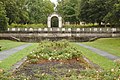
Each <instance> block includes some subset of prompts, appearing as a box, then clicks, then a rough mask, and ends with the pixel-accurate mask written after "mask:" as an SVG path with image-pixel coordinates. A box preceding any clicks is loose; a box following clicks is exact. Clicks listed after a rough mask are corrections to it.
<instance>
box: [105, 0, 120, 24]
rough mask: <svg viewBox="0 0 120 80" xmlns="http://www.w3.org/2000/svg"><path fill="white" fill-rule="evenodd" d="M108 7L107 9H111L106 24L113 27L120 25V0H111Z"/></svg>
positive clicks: (106, 17)
mask: <svg viewBox="0 0 120 80" xmlns="http://www.w3.org/2000/svg"><path fill="white" fill-rule="evenodd" d="M107 5H108V6H107V7H109V12H108V14H107V15H106V16H105V17H104V19H103V20H104V21H105V23H110V24H111V26H112V25H120V0H114V1H112V0H109V1H108V2H107Z"/></svg>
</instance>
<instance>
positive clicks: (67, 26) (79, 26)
mask: <svg viewBox="0 0 120 80" xmlns="http://www.w3.org/2000/svg"><path fill="white" fill-rule="evenodd" d="M63 27H64V28H89V27H98V25H93V24H87V25H74V24H70V25H64V26H63Z"/></svg>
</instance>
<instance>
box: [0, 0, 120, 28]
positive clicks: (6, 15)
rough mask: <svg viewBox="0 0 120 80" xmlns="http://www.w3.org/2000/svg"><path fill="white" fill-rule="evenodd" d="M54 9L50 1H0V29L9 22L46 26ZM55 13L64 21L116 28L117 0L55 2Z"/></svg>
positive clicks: (119, 11)
mask: <svg viewBox="0 0 120 80" xmlns="http://www.w3.org/2000/svg"><path fill="white" fill-rule="evenodd" d="M54 6H55V4H53V3H52V2H51V1H50V0H0V29H1V30H5V29H6V27H7V25H8V24H9V25H11V24H12V23H17V24H28V23H29V24H33V23H35V24H38V23H42V24H46V23H47V17H48V15H49V14H51V13H53V12H54ZM56 12H57V13H59V14H60V15H62V17H63V20H64V22H70V23H79V22H80V21H83V22H86V23H99V25H101V22H104V23H106V24H107V23H109V24H110V25H114V26H119V25H120V0H58V5H57V8H56Z"/></svg>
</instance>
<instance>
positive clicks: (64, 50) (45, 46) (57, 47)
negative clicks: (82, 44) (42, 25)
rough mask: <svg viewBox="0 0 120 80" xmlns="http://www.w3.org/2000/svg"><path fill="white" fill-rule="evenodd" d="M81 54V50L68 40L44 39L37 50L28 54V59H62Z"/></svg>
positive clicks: (77, 56)
mask: <svg viewBox="0 0 120 80" xmlns="http://www.w3.org/2000/svg"><path fill="white" fill-rule="evenodd" d="M81 56H82V53H81V51H80V50H78V49H77V48H76V47H74V46H72V44H71V43H70V42H68V41H66V40H61V41H57V42H56V41H53V42H52V41H42V42H40V43H39V46H38V47H37V49H36V51H35V52H34V53H32V54H29V55H28V60H30V59H41V58H42V59H47V60H61V59H72V58H79V57H81Z"/></svg>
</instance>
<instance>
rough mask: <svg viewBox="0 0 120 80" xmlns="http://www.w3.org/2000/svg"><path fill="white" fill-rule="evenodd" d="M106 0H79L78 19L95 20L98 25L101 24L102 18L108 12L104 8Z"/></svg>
mask: <svg viewBox="0 0 120 80" xmlns="http://www.w3.org/2000/svg"><path fill="white" fill-rule="evenodd" d="M106 1H107V0H106ZM106 1H103V0H81V3H80V19H81V20H82V21H85V22H89V23H95V22H97V23H99V25H101V22H102V21H103V18H104V17H105V15H106V14H107V13H108V12H107V9H106Z"/></svg>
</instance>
